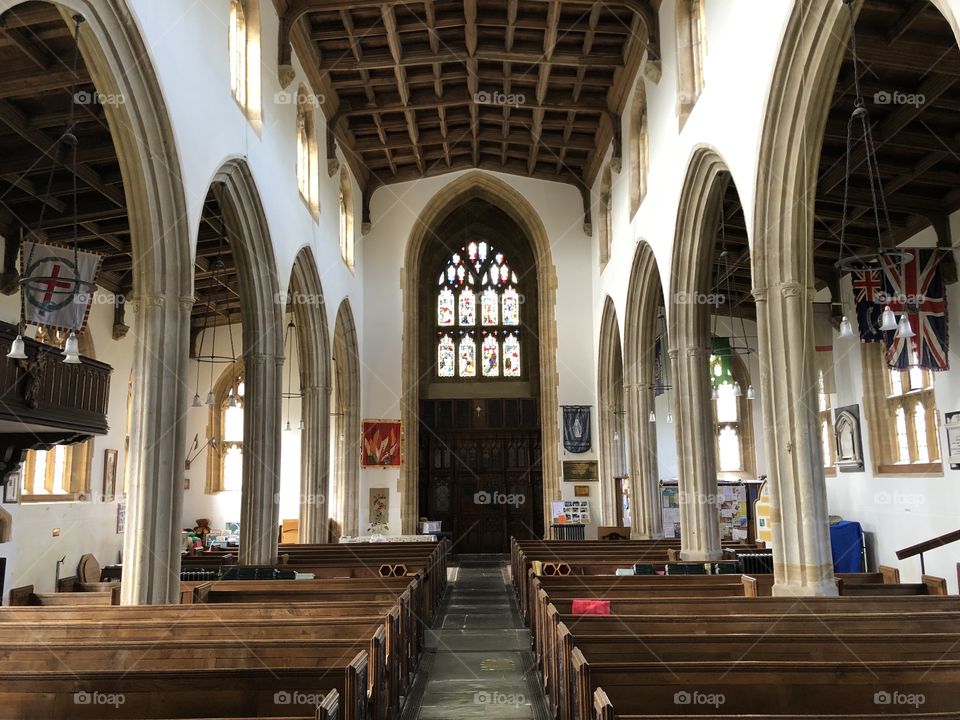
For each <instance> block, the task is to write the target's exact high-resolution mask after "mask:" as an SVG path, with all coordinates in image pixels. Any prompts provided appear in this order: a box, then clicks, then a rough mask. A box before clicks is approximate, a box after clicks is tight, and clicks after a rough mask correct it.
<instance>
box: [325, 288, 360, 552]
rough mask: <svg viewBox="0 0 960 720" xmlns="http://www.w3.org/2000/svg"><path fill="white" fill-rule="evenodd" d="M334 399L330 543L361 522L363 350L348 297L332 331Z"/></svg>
mask: <svg viewBox="0 0 960 720" xmlns="http://www.w3.org/2000/svg"><path fill="white" fill-rule="evenodd" d="M333 372H334V373H335V378H334V379H333V383H332V386H333V389H334V397H333V398H332V408H333V417H334V420H333V423H332V424H331V431H332V433H333V442H332V446H333V458H332V460H333V462H332V468H333V470H332V475H333V484H334V499H335V504H334V505H333V506H332V507H331V509H330V510H331V512H330V516H331V541H332V542H336V540H337V538H338V537H339V536H341V535H356V534H357V532H358V523H359V522H360V515H359V513H360V349H359V347H358V344H357V326H356V323H355V322H354V319H353V310H352V308H351V307H350V300H349V298H345V299H344V300H343V302H341V303H340V308H339V309H338V310H337V321H336V325H335V326H334V331H333Z"/></svg>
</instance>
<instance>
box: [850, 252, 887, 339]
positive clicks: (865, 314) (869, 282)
mask: <svg viewBox="0 0 960 720" xmlns="http://www.w3.org/2000/svg"><path fill="white" fill-rule="evenodd" d="M850 278H851V280H852V282H853V300H854V302H856V304H857V324H858V325H859V326H860V341H861V342H880V341H882V340H883V333H882V332H880V315H881V313H883V304H882V303H881V302H880V301H879V298H880V295H881V291H882V290H883V282H882V281H881V280H880V270H879V268H868V269H866V270H854V271H853V272H852V273H851V274H850Z"/></svg>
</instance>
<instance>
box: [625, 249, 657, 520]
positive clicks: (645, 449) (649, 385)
mask: <svg viewBox="0 0 960 720" xmlns="http://www.w3.org/2000/svg"><path fill="white" fill-rule="evenodd" d="M663 303H664V296H663V286H662V283H661V280H660V269H659V267H658V265H657V258H656V256H655V255H654V253H653V249H652V248H651V247H650V245H649V244H648V243H647V242H645V241H643V240H641V241H640V243H639V244H638V245H637V251H636V253H635V254H634V258H633V266H632V268H631V270H630V283H629V285H628V287H627V308H626V315H625V319H624V347H623V360H624V375H623V381H624V392H625V395H626V411H627V414H626V419H627V428H628V434H627V437H628V438H629V443H630V448H629V458H630V483H631V490H630V492H631V495H630V497H631V501H632V504H633V527H632V529H631V533H630V534H631V537H634V538H639V539H646V538H656V537H662V535H663V521H662V519H661V514H660V499H659V474H660V472H659V465H658V461H657V433H656V426H655V425H654V424H653V423H650V422H649V421H648V420H647V418H648V416H649V415H650V411H651V410H652V409H653V406H654V395H653V392H654V385H655V381H656V380H655V374H656V373H655V350H654V348H655V343H656V340H657V331H658V312H659V308H660V307H661V306H663ZM665 340H666V338H664V341H665ZM662 349H663V352H664V353H665V352H666V350H667V348H666V346H664V347H663V348H662Z"/></svg>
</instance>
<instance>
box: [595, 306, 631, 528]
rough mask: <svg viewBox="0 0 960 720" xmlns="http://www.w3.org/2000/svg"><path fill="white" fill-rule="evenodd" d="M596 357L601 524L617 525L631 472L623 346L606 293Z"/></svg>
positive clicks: (618, 325)
mask: <svg viewBox="0 0 960 720" xmlns="http://www.w3.org/2000/svg"><path fill="white" fill-rule="evenodd" d="M597 355H598V358H597V406H598V407H597V410H598V413H597V423H598V427H599V430H600V438H599V440H600V443H599V444H600V448H599V450H600V479H601V485H600V503H601V516H602V517H603V524H604V525H617V524H618V523H616V522H615V520H616V517H617V508H616V503H617V502H618V497H619V493H618V487H619V483H620V481H621V480H622V479H623V478H624V477H626V476H628V475H629V474H630V472H631V470H630V466H629V460H628V458H627V453H626V442H627V441H626V428H627V424H626V407H625V403H624V400H625V398H624V384H623V348H622V344H621V342H620V323H619V322H618V321H617V309H616V307H615V306H614V304H613V298H611V297H610V296H609V295H608V296H607V299H606V301H605V302H604V304H603V314H602V315H601V317H600V344H599V348H598V353H597Z"/></svg>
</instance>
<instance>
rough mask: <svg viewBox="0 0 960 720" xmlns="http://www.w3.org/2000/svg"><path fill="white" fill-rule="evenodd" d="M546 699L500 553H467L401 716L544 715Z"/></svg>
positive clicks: (538, 718)
mask: <svg viewBox="0 0 960 720" xmlns="http://www.w3.org/2000/svg"><path fill="white" fill-rule="evenodd" d="M546 717H547V713H546V703H545V701H544V697H543V692H542V690H541V688H540V685H539V681H538V680H537V676H536V672H535V664H534V659H533V654H532V653H531V652H530V632H529V631H528V630H527V629H526V628H525V627H524V625H523V622H522V621H521V619H520V615H519V613H518V611H517V603H516V600H515V598H514V595H513V587H512V586H511V585H510V581H509V567H508V566H507V563H506V561H505V559H504V558H503V557H502V556H473V557H472V558H461V559H460V564H459V565H458V567H457V569H456V576H455V579H454V580H453V582H451V584H450V589H449V590H448V591H447V595H446V597H445V598H444V601H443V605H442V606H441V608H440V612H439V613H438V616H437V620H436V621H435V623H434V626H433V628H431V629H429V630H427V631H426V652H425V654H424V658H423V661H422V663H421V667H420V670H419V672H418V675H417V680H416V683H415V684H414V688H413V690H412V691H411V694H410V698H409V701H408V703H407V706H406V708H405V709H404V713H403V720H458V719H459V718H500V719H502V720H544V719H545V718H546Z"/></svg>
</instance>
